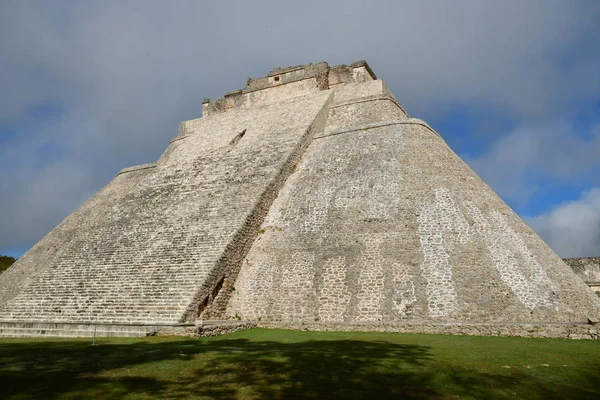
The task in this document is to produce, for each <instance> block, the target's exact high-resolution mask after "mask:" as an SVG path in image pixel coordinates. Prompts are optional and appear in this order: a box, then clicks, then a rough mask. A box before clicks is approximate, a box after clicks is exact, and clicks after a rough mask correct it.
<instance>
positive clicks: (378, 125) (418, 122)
mask: <svg viewBox="0 0 600 400" xmlns="http://www.w3.org/2000/svg"><path fill="white" fill-rule="evenodd" d="M392 125H421V126H424V127H425V128H427V129H429V130H430V131H431V132H433V133H435V134H436V135H437V136H440V134H439V133H437V132H436V131H434V130H433V129H432V128H431V127H430V126H429V125H428V124H427V123H426V122H424V121H422V120H420V119H418V118H409V119H407V120H402V121H391V122H378V123H375V124H367V125H363V126H361V127H358V128H352V129H343V130H340V131H334V132H328V133H325V134H323V135H320V136H316V137H315V140H317V139H323V138H326V137H329V136H336V135H341V134H344V133H350V132H357V131H366V130H369V129H375V128H381V127H384V126H392Z"/></svg>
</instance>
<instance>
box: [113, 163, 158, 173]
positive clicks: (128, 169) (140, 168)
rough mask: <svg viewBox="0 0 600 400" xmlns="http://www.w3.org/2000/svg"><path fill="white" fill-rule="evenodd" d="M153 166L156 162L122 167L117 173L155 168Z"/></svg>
mask: <svg viewBox="0 0 600 400" xmlns="http://www.w3.org/2000/svg"><path fill="white" fill-rule="evenodd" d="M155 167H156V164H154V163H150V164H140V165H134V166H132V167H127V168H123V169H122V170H121V171H119V173H118V174H117V175H121V174H126V173H127V172H133V171H140V170H142V169H148V168H155Z"/></svg>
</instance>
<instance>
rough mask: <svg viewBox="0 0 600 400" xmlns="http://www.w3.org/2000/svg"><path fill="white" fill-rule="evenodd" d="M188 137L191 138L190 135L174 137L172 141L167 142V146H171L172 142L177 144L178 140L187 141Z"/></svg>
mask: <svg viewBox="0 0 600 400" xmlns="http://www.w3.org/2000/svg"><path fill="white" fill-rule="evenodd" d="M186 133H188V132H186ZM190 136H192V135H190V134H187V135H186V134H182V135H181V136H175V137H174V138H173V139H171V140H170V141H169V144H171V143H173V142H177V141H179V140H183V139H187V138H189V137H190Z"/></svg>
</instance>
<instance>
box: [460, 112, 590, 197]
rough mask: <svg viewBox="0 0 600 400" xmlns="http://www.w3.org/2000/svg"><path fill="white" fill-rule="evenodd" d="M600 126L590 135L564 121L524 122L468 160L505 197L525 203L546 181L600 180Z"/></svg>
mask: <svg viewBox="0 0 600 400" xmlns="http://www.w3.org/2000/svg"><path fill="white" fill-rule="evenodd" d="M599 155H600V126H596V127H593V128H592V129H590V132H589V135H588V137H582V136H581V135H577V134H576V133H575V132H573V130H572V128H571V127H570V126H569V125H568V124H566V123H565V122H562V121H552V122H548V123H545V124H539V125H529V126H528V125H524V126H521V127H519V128H518V129H516V130H514V131H513V132H510V133H508V134H507V135H505V136H503V137H501V138H499V139H498V140H497V141H496V142H494V143H493V144H492V146H491V148H490V150H489V151H488V152H487V153H485V154H483V155H482V156H480V157H477V158H475V159H471V160H467V161H468V163H469V164H470V165H471V166H472V167H473V168H474V169H475V171H476V172H477V173H478V174H479V175H480V176H481V177H482V178H483V179H484V180H485V181H486V183H487V184H489V185H490V186H492V187H493V188H494V189H495V190H496V191H497V192H498V193H499V194H500V195H501V196H502V197H503V198H505V199H508V200H512V201H516V202H518V203H522V204H523V203H525V202H526V201H527V200H528V199H529V197H530V196H531V195H532V194H533V193H534V191H535V190H537V189H538V188H537V187H536V186H534V185H533V182H542V181H544V180H554V181H558V182H561V181H571V182H576V181H579V182H581V181H582V180H583V179H586V180H588V181H591V182H592V183H600V175H598V170H599V169H600V157H599Z"/></svg>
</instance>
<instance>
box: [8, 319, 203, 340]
mask: <svg viewBox="0 0 600 400" xmlns="http://www.w3.org/2000/svg"><path fill="white" fill-rule="evenodd" d="M186 328H187V331H189V329H190V326H188V325H168V326H155V325H131V324H81V323H56V322H10V321H4V322H0V338H16V337H93V336H94V335H95V336H96V337H141V336H149V335H154V334H156V333H157V331H162V332H164V333H163V334H180V335H186V332H187V331H186ZM191 328H193V326H191ZM94 331H95V333H94Z"/></svg>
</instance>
